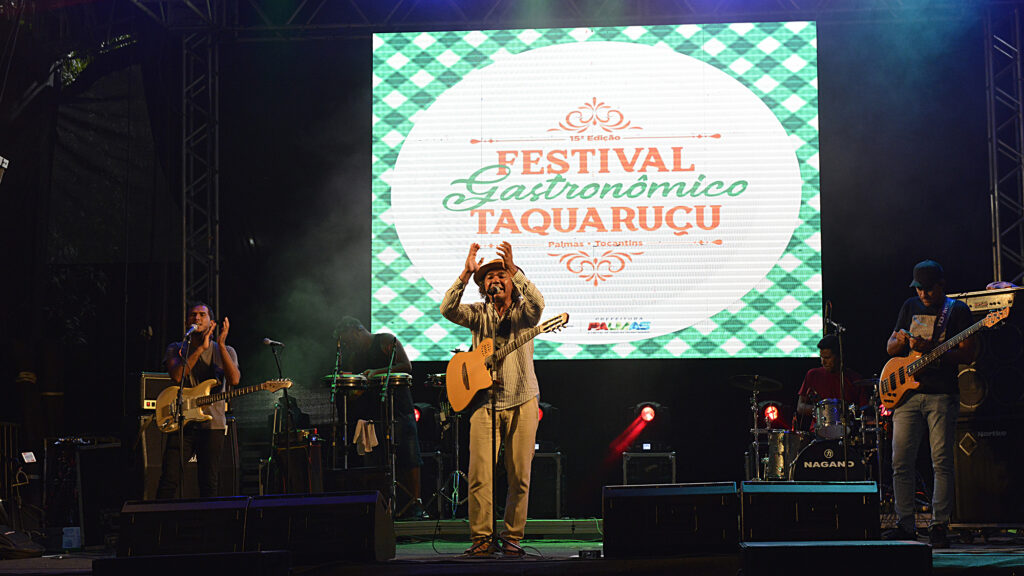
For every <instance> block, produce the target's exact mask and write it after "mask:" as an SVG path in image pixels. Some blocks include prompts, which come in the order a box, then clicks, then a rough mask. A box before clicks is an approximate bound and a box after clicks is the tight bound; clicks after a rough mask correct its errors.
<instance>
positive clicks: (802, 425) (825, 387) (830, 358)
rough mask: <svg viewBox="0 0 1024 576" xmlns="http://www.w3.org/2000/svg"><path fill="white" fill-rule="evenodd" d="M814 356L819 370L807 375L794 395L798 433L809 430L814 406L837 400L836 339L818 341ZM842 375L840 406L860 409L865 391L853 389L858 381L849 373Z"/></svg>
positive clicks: (810, 371)
mask: <svg viewBox="0 0 1024 576" xmlns="http://www.w3.org/2000/svg"><path fill="white" fill-rule="evenodd" d="M818 356H819V357H821V367H820V368H812V369H810V370H808V371H807V375H806V376H804V383H803V385H801V386H800V392H798V398H797V404H796V418H795V420H796V423H795V427H796V429H798V430H808V429H812V425H811V421H812V419H813V418H814V405H815V404H816V403H818V402H820V401H822V400H827V399H830V398H839V389H840V387H839V337H838V336H836V335H835V334H829V335H827V336H825V337H824V338H822V339H821V340H820V341H818ZM845 374H846V379H845V382H843V387H844V388H845V392H846V394H845V395H846V402H844V403H843V405H844V406H846V405H849V404H854V405H855V406H857V407H860V406H864V405H865V404H867V403H868V401H869V400H868V394H867V391H866V390H865V389H864V388H861V387H857V386H854V385H853V383H854V382H857V381H858V380H860V379H861V378H860V375H859V374H857V373H856V372H854V371H853V370H850V369H846V370H845Z"/></svg>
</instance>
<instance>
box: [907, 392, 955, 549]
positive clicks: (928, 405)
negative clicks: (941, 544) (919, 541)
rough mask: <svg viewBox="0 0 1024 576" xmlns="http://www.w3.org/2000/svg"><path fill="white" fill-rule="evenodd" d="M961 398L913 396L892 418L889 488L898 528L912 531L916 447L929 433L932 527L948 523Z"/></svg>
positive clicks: (943, 395)
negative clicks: (890, 487)
mask: <svg viewBox="0 0 1024 576" xmlns="http://www.w3.org/2000/svg"><path fill="white" fill-rule="evenodd" d="M959 412H960V399H959V398H958V397H957V396H955V395H952V394H912V395H911V396H909V397H908V398H907V399H906V400H905V401H904V402H903V404H901V405H900V406H899V407H897V408H896V410H895V411H894V412H893V416H892V424H893V435H892V487H893V495H894V497H895V499H896V517H897V518H898V521H899V524H900V526H902V527H903V528H905V529H907V530H908V531H912V530H915V518H914V488H915V482H914V479H915V469H914V468H915V463H916V461H917V448H918V446H920V445H921V439H922V438H923V437H924V435H925V434H926V433H927V434H928V443H929V445H930V447H931V452H932V468H933V469H934V471H935V482H934V488H933V491H932V520H931V524H933V525H934V524H948V523H949V516H950V513H951V512H952V510H953V450H954V444H955V443H956V417H957V414H959Z"/></svg>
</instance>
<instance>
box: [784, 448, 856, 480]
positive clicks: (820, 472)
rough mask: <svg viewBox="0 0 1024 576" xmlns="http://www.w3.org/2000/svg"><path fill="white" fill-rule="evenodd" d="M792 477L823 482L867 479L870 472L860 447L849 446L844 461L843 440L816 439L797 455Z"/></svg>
mask: <svg viewBox="0 0 1024 576" xmlns="http://www.w3.org/2000/svg"><path fill="white" fill-rule="evenodd" d="M792 478H793V480H816V481H822V482H834V481H842V480H850V481H853V480H867V479H868V473H867V468H866V467H865V466H864V460H863V458H862V453H861V451H860V448H858V447H856V446H847V447H846V460H845V462H844V461H843V441H842V440H815V441H814V442H811V444H810V445H809V446H807V447H806V448H804V449H803V450H801V451H800V454H799V455H798V456H797V457H796V462H794V463H793V473H792Z"/></svg>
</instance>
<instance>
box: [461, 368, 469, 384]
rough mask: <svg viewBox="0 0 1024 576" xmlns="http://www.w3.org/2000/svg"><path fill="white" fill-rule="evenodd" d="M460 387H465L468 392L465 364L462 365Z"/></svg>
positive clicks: (467, 376)
mask: <svg viewBox="0 0 1024 576" xmlns="http://www.w3.org/2000/svg"><path fill="white" fill-rule="evenodd" d="M462 385H463V386H465V387H466V390H469V373H468V372H466V365H465V364H463V365H462Z"/></svg>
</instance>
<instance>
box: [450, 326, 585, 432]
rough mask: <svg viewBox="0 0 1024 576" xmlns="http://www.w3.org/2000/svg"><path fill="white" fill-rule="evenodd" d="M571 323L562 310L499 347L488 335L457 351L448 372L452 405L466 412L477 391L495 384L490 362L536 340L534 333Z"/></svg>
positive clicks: (559, 327) (560, 327)
mask: <svg viewBox="0 0 1024 576" xmlns="http://www.w3.org/2000/svg"><path fill="white" fill-rule="evenodd" d="M568 323H569V314H568V313H567V312H562V313H561V314H559V315H558V316H555V317H554V318H550V319H548V320H545V321H544V322H542V323H540V324H538V325H537V326H534V327H533V328H530V329H529V330H527V331H525V332H523V333H522V334H521V335H519V336H517V337H516V338H513V339H512V340H509V341H508V342H506V343H505V345H504V346H502V347H501V348H499V349H497V350H495V349H494V341H493V340H492V339H490V338H487V339H485V340H484V341H482V342H480V345H479V346H477V347H476V349H474V350H470V351H469V352H458V353H457V354H455V356H453V357H452V359H451V360H449V361H448V370H447V372H446V373H445V388H446V389H447V391H448V402H450V403H451V405H452V409H454V410H455V411H456V412H462V411H463V410H465V409H466V407H467V406H469V403H470V402H471V401H472V400H473V396H475V395H476V393H477V392H479V391H481V390H484V389H486V388H490V387H491V385H492V384H494V383H493V382H492V381H491V373H490V369H489V366H493V365H496V364H497V363H498V362H501V360H502V359H503V358H505V356H507V355H508V354H509V353H510V352H512V351H513V350H515V349H516V348H519V347H520V346H522V345H523V344H526V343H527V342H529V341H530V340H533V337H534V336H536V335H538V334H542V333H545V332H554V331H556V330H561V329H562V328H563V327H564V326H565V325H566V324H568Z"/></svg>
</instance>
